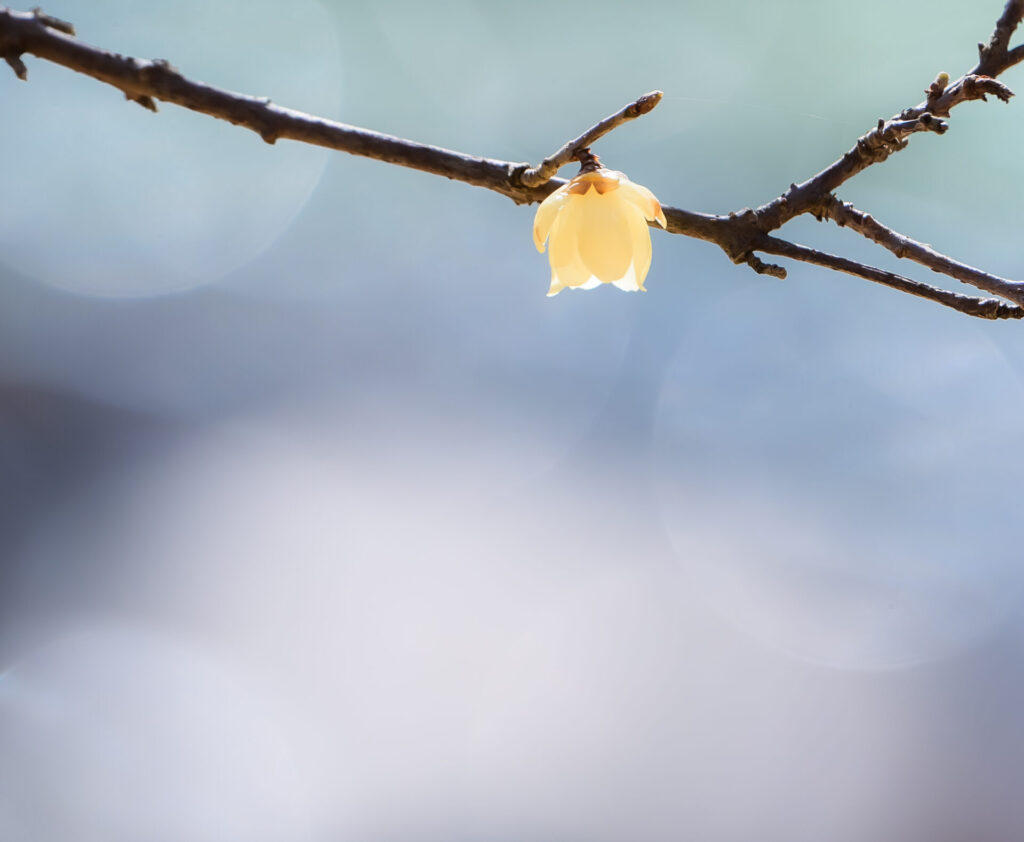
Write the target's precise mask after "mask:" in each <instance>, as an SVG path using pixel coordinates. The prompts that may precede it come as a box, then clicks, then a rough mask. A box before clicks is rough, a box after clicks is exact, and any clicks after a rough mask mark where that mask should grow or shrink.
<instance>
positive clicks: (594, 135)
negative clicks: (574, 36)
mask: <svg viewBox="0 0 1024 842" xmlns="http://www.w3.org/2000/svg"><path fill="white" fill-rule="evenodd" d="M661 97H662V93H661V91H651V92H650V93H649V94H644V95H643V96H642V97H640V99H638V100H637V101H636V102H631V103H630V104H629V105H627V106H626V107H625V108H620V109H619V110H618V111H616V112H615V113H614V114H611V115H609V116H607V117H605V118H604V119H603V120H602V121H601V122H600V123H598V124H597V125H595V126H591V127H590V128H589V129H587V130H586V131H585V132H584V133H583V134H581V135H580V136H579V137H577V138H574V139H573V140H570V141H569V142H568V143H567V144H565V146H563V147H562V148H561V149H559V150H558V151H557V152H556V153H555V154H554V155H550V156H548V157H547V158H545V159H544V160H543V161H541V162H540V163H539V164H538V165H537V166H535V167H530V168H529V169H528V170H526V171H525V172H523V173H522V174H521V175H520V176H519V180H520V181H521V182H522V183H523V184H524V185H526V186H527V187H537V186H538V185H541V184H543V183H544V182H545V181H550V180H551V178H552V176H554V175H555V173H557V172H558V171H559V170H560V169H561V168H562V167H564V166H565V165H566V164H568V163H569V162H570V161H572V160H573V159H574V157H575V155H576V153H577V152H578V151H579V150H581V149H586V148H587V147H588V146H590V145H591V144H592V143H594V142H595V141H597V140H598V139H600V138H602V137H604V136H605V135H606V134H608V132H610V131H611V130H612V129H614V128H617V127H619V126H621V125H622V124H623V123H627V122H629V121H630V120H635V119H636V118H637V117H640V116H642V115H644V114H647V113H648V112H650V111H652V110H653V109H654V107H655V106H656V105H657V104H658V103H659V102H661Z"/></svg>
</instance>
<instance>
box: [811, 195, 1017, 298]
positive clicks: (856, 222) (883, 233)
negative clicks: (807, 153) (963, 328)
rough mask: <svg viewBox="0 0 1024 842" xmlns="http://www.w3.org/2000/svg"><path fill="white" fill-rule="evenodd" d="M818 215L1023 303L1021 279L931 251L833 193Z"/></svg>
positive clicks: (934, 268) (937, 269)
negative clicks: (982, 268)
mask: <svg viewBox="0 0 1024 842" xmlns="http://www.w3.org/2000/svg"><path fill="white" fill-rule="evenodd" d="M820 212H821V216H823V217H826V218H828V219H831V220H832V221H834V222H835V223H836V224H838V225H843V226H846V227H848V228H851V229H852V230H854V231H856V232H857V233H859V234H862V235H863V236H865V237H867V238H868V239H869V240H873V241H874V242H876V243H878V244H879V245H881V246H884V247H885V248H887V249H889V251H891V252H892V253H893V254H895V255H896V256H897V257H900V258H908V259H910V260H913V261H916V262H917V263H920V264H921V265H922V266H927V267H928V268H929V269H931V270H932V271H933V272H938V273H940V274H942V275H948V276H949V277H951V278H956V279H957V280H958V281H963V283H965V284H970V285H971V286H974V287H977V288H978V289H982V290H985V292H991V293H992V294H993V295H1000V296H1002V297H1003V298H1006V299H1008V300H1009V301H1013V302H1016V303H1017V304H1021V305H1024V283H1021V282H1019V281H1010V280H1007V279H1006V278H1000V277H999V276H998V275H991V274H989V273H988V272H983V271H981V270H980V269H975V268H974V267H973V266H968V265H967V264H966V263H960V262H959V261H957V260H953V259H952V258H951V257H947V256H946V255H944V254H942V253H941V252H937V251H935V249H933V248H932V247H931V246H929V245H927V244H925V243H920V242H918V241H917V240H911V239H910V238H909V237H905V236H903V235H902V234H900V233H899V232H897V231H894V230H893V229H891V228H887V227H886V226H885V225H882V223H880V222H879V221H878V220H876V219H875V218H874V217H872V216H870V215H869V214H866V213H863V212H862V211H859V210H857V209H856V208H855V207H854V206H853V205H852V204H850V203H849V202H841V201H839V199H837V198H836V197H835V196H829V197H828V198H827V199H826V200H825V201H824V202H823V203H822V205H821V207H820Z"/></svg>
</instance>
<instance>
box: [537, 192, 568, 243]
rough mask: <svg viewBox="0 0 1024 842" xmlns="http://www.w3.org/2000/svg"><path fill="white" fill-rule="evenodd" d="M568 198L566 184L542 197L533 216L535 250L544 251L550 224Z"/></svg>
mask: <svg viewBox="0 0 1024 842" xmlns="http://www.w3.org/2000/svg"><path fill="white" fill-rule="evenodd" d="M568 198H569V188H568V185H562V186H561V187H559V188H558V189H557V190H556V191H555V192H554V193H552V194H551V195H550V196H548V197H547V198H546V199H544V201H543V202H541V203H540V207H539V208H537V214H536V216H534V218H533V244H534V245H535V246H536V247H537V251H544V241H545V240H546V239H547V238H548V234H549V233H550V232H551V226H552V225H553V224H554V222H555V218H556V217H557V216H558V213H559V211H561V210H562V208H563V207H564V206H565V202H566V200H567V199H568Z"/></svg>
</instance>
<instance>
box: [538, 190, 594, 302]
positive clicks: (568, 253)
mask: <svg viewBox="0 0 1024 842" xmlns="http://www.w3.org/2000/svg"><path fill="white" fill-rule="evenodd" d="M580 201H581V198H580V197H577V196H573V197H571V200H570V201H569V202H568V204H566V205H565V206H564V208H563V210H562V213H560V214H559V215H558V218H557V219H556V220H555V224H554V227H552V229H551V248H550V249H548V261H549V262H550V263H551V288H550V289H549V290H548V295H557V294H558V293H559V292H560V291H561V290H562V289H564V288H565V287H577V286H580V285H581V284H584V283H586V281H587V279H588V278H589V277H590V271H589V270H588V269H587V267H586V266H584V265H583V260H582V259H581V258H580V254H579V249H578V248H577V240H578V238H579V232H580V227H581V224H582V221H583V216H582V214H581V213H580Z"/></svg>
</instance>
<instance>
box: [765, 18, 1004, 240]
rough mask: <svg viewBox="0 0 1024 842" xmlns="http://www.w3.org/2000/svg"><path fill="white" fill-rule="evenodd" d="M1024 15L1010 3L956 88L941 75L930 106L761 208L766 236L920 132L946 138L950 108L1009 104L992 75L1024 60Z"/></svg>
mask: <svg viewBox="0 0 1024 842" xmlns="http://www.w3.org/2000/svg"><path fill="white" fill-rule="evenodd" d="M1022 16H1024V0H1009V2H1007V4H1006V7H1005V8H1004V10H1003V14H1002V15H1001V16H1000V18H999V20H998V22H997V23H996V28H995V30H994V31H993V33H992V37H991V38H990V39H989V43H988V44H987V45H981V44H979V46H978V49H979V51H980V52H981V60H980V61H979V62H978V65H977V66H976V67H975V68H974V69H973V70H971V71H970V73H968V74H966V75H965V76H962V77H961V78H960V79H958V80H957V81H956V82H954V83H953V84H952V85H948V79H949V77H948V75H947V74H945V73H942V74H940V75H939V77H938V78H936V80H935V81H934V82H932V84H931V86H930V87H929V88H928V89H927V90H926V91H925V93H926V94H927V95H928V98H927V99H926V100H925V101H924V102H922V103H919V104H918V105H915V106H913V107H912V108H906V109H904V110H903V111H901V112H900V113H899V114H897V115H896V116H894V117H890V118H889V119H888V120H879V121H878V125H877V126H876V127H875V128H873V129H872V130H871V131H869V132H868V133H867V134H865V135H864V136H862V137H861V138H859V139H858V140H857V143H856V145H855V146H854V147H853V149H851V150H850V151H849V152H847V153H846V154H845V155H844V156H843V157H842V158H840V159H839V160H837V161H835V162H834V163H832V164H830V165H829V166H827V167H826V168H825V169H823V170H822V171H821V172H819V173H818V174H817V175H815V176H813V177H811V178H809V179H808V180H807V181H804V182H803V183H801V184H793V185H790V188H789V190H787V191H786V192H785V193H783V194H782V195H781V196H779V197H778V198H777V199H775V200H773V201H771V202H769V203H767V204H765V205H762V206H761V207H759V208H757V210H756V214H757V219H758V227H759V228H760V229H761V230H762V231H765V232H767V231H774V230H775V229H777V228H780V227H781V226H783V225H785V224H786V223H787V222H788V221H789V220H791V219H793V218H794V217H796V216H799V215H800V214H803V213H808V212H809V211H811V212H813V209H814V207H815V206H816V205H818V204H819V203H820V202H821V201H822V200H823V199H824V198H825V197H826V196H827V195H828V194H830V193H832V192H834V191H835V190H836V188H837V187H839V186H840V185H842V184H843V183H844V182H846V181H849V180H850V179H851V178H853V177H854V176H855V175H857V174H858V173H860V172H862V171H863V170H865V169H867V168H868V167H869V166H871V165H872V164H878V163H881V162H882V161H884V160H885V159H886V158H888V157H889V156H890V155H891V154H892V153H893V152H898V151H899V150H900V149H903V148H905V147H906V145H907V143H908V141H909V136H910V135H911V134H913V133H914V132H918V131H933V132H936V133H937V134H942V133H943V132H945V131H946V128H947V126H946V124H945V123H944V122H942V121H941V120H937V119H936V117H946V116H949V112H950V109H951V108H953V107H954V106H956V105H959V104H960V103H961V102H967V101H968V100H972V99H981V100H984V99H985V97H986V95H987V94H992V95H993V96H995V97H997V98H998V99H1000V100H1002V101H1003V102H1008V101H1009V99H1010V97H1011V96H1013V91H1011V90H1010V89H1009V88H1008V87H1006V85H1004V84H1002V83H1001V82H998V81H996V79H995V78H992V77H995V76H998V75H999V74H1000V73H1002V72H1003V71H1004V70H1006V69H1007V68H1009V67H1012V66H1013V65H1014V64H1016V63H1017V62H1019V61H1021V60H1024V50H1022V49H1021V48H1020V47H1018V48H1016V49H1014V50H1012V51H1009V52H1008V51H1007V45H1008V43H1009V40H1010V36H1011V35H1012V34H1013V32H1014V30H1015V29H1016V28H1017V25H1018V24H1019V23H1020V21H1021V18H1022Z"/></svg>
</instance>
